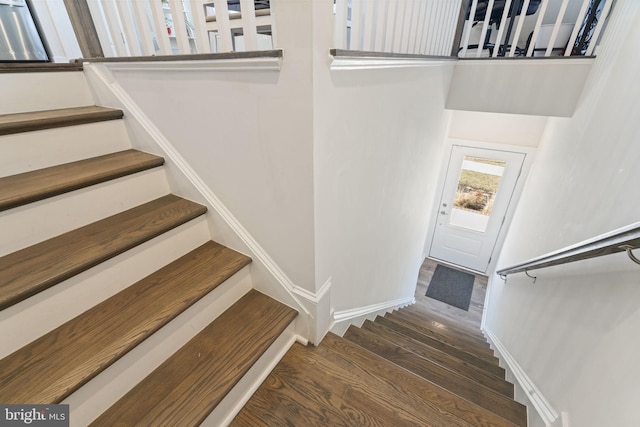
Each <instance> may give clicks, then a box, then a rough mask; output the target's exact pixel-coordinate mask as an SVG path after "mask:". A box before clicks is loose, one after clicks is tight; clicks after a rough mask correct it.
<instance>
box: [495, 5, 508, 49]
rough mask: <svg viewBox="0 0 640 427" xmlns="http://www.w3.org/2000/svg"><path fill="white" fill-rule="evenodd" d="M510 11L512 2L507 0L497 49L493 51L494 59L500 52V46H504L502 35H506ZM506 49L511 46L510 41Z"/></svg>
mask: <svg viewBox="0 0 640 427" xmlns="http://www.w3.org/2000/svg"><path fill="white" fill-rule="evenodd" d="M509 9H511V0H507V2H506V3H505V4H504V9H503V10H502V18H500V29H499V30H498V36H497V37H496V47H495V48H494V49H493V57H494V58H495V57H497V56H498V53H499V52H500V48H501V47H500V45H501V44H502V35H503V34H504V29H505V27H506V26H507V17H508V16H509ZM504 44H505V46H504V48H505V49H506V48H507V45H508V44H509V40H507V41H505V42H504Z"/></svg>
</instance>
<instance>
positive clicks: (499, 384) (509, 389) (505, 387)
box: [362, 320, 514, 398]
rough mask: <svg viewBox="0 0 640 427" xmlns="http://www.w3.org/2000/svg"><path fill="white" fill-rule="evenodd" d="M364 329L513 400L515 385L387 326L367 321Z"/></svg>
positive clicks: (363, 326)
mask: <svg viewBox="0 0 640 427" xmlns="http://www.w3.org/2000/svg"><path fill="white" fill-rule="evenodd" d="M362 329H364V330H366V331H369V332H371V333H374V334H376V335H377V336H379V337H380V338H382V339H384V340H387V341H389V342H391V343H393V344H394V345H396V346H398V347H402V348H403V349H405V350H407V351H410V352H412V353H415V354H417V355H418V356H420V357H422V358H424V359H427V360H429V361H431V362H434V363H437V364H438V365H440V366H442V367H444V368H446V369H448V370H451V371H453V372H456V373H458V374H460V375H463V376H464V377H466V378H469V379H470V380H472V381H474V382H476V383H478V384H481V385H483V386H485V387H489V388H491V389H492V390H494V391H496V392H498V393H501V394H503V395H505V396H507V397H511V398H513V391H514V390H513V384H511V383H509V382H507V381H505V380H504V379H501V378H498V377H497V376H495V375H493V374H491V373H489V372H487V371H484V370H482V369H480V368H478V367H476V366H474V365H471V364H469V363H465V362H464V361H462V360H460V359H457V358H455V357H453V356H451V355H449V354H447V353H443V352H441V351H439V350H436V349H434V348H432V347H429V346H428V345H426V344H423V343H421V342H419V341H416V340H413V339H411V338H409V337H405V336H404V335H401V334H399V333H397V332H395V331H394V330H392V329H389V328H386V327H385V326H383V325H380V324H378V323H374V322H372V321H370V320H366V321H365V322H364V324H363V325H362Z"/></svg>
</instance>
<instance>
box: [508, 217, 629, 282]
mask: <svg viewBox="0 0 640 427" xmlns="http://www.w3.org/2000/svg"><path fill="white" fill-rule="evenodd" d="M634 249H640V222H636V223H634V224H631V225H628V226H626V227H622V228H618V229H616V230H613V231H610V232H608V233H605V234H601V235H599V236H596V237H594V238H592V239H588V240H584V241H582V242H579V243H576V244H575V245H571V246H567V247H566V248H563V249H560V250H558V251H554V252H550V253H548V254H545V255H542V256H539V257H537V258H533V259H531V260H529V261H526V262H523V263H520V264H517V265H514V266H512V267H508V268H503V269H501V270H498V272H497V274H498V275H499V276H501V277H503V278H506V276H507V275H509V274H513V273H520V272H523V271H524V272H525V273H526V272H527V271H530V270H538V269H540V268H544V267H551V266H554V265H560V264H567V263H570V262H575V261H581V260H583V259H589V258H595V257H600V256H604V255H610V254H614V253H618V252H626V253H627V255H628V256H629V258H630V259H631V260H632V261H633V262H635V263H637V264H640V259H638V258H637V257H635V256H634V255H633V253H632V251H633V250H634Z"/></svg>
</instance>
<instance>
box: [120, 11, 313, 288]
mask: <svg viewBox="0 0 640 427" xmlns="http://www.w3.org/2000/svg"><path fill="white" fill-rule="evenodd" d="M281 3H282V2H281ZM305 3H306V2H300V1H292V2H289V3H288V4H287V5H286V7H284V8H282V10H281V13H280V14H279V18H280V19H282V20H284V21H286V22H287V23H295V24H294V25H291V24H289V25H280V26H279V27H278V29H279V33H278V36H279V46H280V47H282V48H284V49H285V51H286V53H285V55H286V60H284V61H283V64H282V69H281V71H279V72H278V71H259V70H258V71H256V70H252V71H237V70H236V71H212V70H197V65H194V67H196V69H192V70H191V71H172V70H165V71H162V70H157V71H152V72H140V71H135V70H134V71H127V70H115V69H114V71H113V76H114V78H115V80H116V82H117V83H118V84H120V85H121V86H122V87H123V88H124V89H125V90H126V91H127V93H128V94H129V96H130V97H131V98H132V99H133V101H135V103H136V104H137V105H138V106H139V107H140V108H141V109H142V110H143V111H144V113H145V114H146V115H147V116H148V117H149V118H150V119H151V120H152V121H153V122H154V123H155V125H156V126H157V127H158V128H159V130H160V131H161V132H162V133H163V134H164V136H166V137H167V138H168V139H169V141H170V142H171V143H172V144H173V145H174V147H175V148H176V149H177V151H178V152H179V153H180V155H181V156H182V157H183V158H184V159H185V160H186V161H187V162H188V163H189V165H190V166H191V167H192V168H193V170H194V171H195V172H196V173H197V174H198V175H199V177H200V178H201V179H202V180H203V181H204V182H205V183H206V184H207V186H208V187H209V188H210V189H211V190H212V191H213V193H214V194H215V195H216V196H217V197H218V198H219V199H220V200H221V202H222V203H223V204H224V205H225V206H226V207H227V208H228V209H229V210H230V211H231V213H232V214H233V215H234V216H235V217H236V218H237V219H238V220H239V222H240V223H241V224H242V225H243V226H244V227H245V228H246V229H247V230H248V232H249V233H250V234H251V235H252V236H253V237H254V238H255V240H256V241H257V242H258V243H259V244H260V245H261V246H262V247H263V248H264V249H265V250H266V252H267V253H268V254H269V255H270V256H271V258H273V259H274V260H275V262H276V263H277V264H278V265H279V266H280V268H282V270H283V271H284V272H285V273H286V274H287V276H289V278H290V279H291V280H292V281H293V283H294V284H295V285H296V286H298V287H300V288H302V289H306V290H308V291H310V292H315V282H314V280H315V278H314V230H313V227H314V212H313V157H312V154H313V153H312V149H313V147H312V144H313V142H312V129H313V123H312V99H311V95H312V93H311V41H310V37H311V34H310V32H309V31H308V30H306V29H307V28H308V27H309V22H310V12H309V8H308V5H305Z"/></svg>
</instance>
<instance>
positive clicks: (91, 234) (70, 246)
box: [0, 194, 206, 309]
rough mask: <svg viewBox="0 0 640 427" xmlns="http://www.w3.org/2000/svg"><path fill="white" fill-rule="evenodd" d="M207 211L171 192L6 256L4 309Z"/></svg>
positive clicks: (0, 274) (0, 275) (0, 287)
mask: <svg viewBox="0 0 640 427" xmlns="http://www.w3.org/2000/svg"><path fill="white" fill-rule="evenodd" d="M205 212H206V207H204V206H202V205H199V204H197V203H194V202H191V201H189V200H185V199H182V198H180V197H178V196H175V195H171V194H170V195H167V196H164V197H161V198H159V199H156V200H153V201H151V202H148V203H145V204H143V205H140V206H137V207H135V208H132V209H129V210H127V211H124V212H121V213H119V214H116V215H113V216H110V217H108V218H105V219H102V220H100V221H97V222H94V223H92V224H89V225H86V226H84V227H81V228H78V229H76V230H73V231H70V232H68V233H64V234H62V235H60V236H57V237H53V238H51V239H49V240H45V241H44V242H40V243H37V244H35V245H33V246H30V247H28V248H24V249H21V250H19V251H16V252H13V253H11V254H8V255H5V256H3V257H0V309H4V308H6V307H8V306H10V305H12V304H15V303H17V302H19V301H22V300H24V299H26V298H28V297H30V296H31V295H34V294H36V293H38V292H40V291H42V290H44V289H47V288H49V287H51V286H53V285H55V284H57V283H59V282H61V281H63V280H66V279H68V278H70V277H72V276H74V275H76V274H78V273H80V272H82V271H85V270H87V269H89V268H91V267H93V266H95V265H97V264H99V263H101V262H103V261H105V260H107V259H109V258H112V257H114V256H116V255H119V254H121V253H122V252H124V251H126V250H128V249H131V248H133V247H135V246H137V245H139V244H141V243H144V242H146V241H148V240H151V239H152V238H154V237H157V236H159V235H160V234H162V233H164V232H166V231H168V230H171V229H172V228H175V227H177V226H179V225H181V224H184V223H186V222H188V221H190V220H192V219H194V218H196V217H198V216H200V215H202V214H204V213H205Z"/></svg>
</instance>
